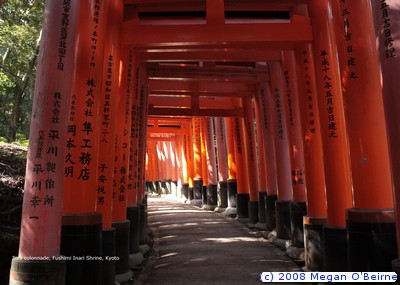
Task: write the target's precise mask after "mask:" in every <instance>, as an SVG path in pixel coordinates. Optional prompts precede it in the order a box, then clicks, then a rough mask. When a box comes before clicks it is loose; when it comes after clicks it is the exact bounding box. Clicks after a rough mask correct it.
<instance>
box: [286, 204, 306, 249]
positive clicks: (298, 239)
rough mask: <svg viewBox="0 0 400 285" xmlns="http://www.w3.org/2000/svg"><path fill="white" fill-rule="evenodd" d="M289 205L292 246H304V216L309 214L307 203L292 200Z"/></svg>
mask: <svg viewBox="0 0 400 285" xmlns="http://www.w3.org/2000/svg"><path fill="white" fill-rule="evenodd" d="M289 207H290V229H291V235H290V236H291V238H292V246H295V247H304V230H303V228H304V227H303V217H304V216H305V215H307V204H306V202H295V201H291V202H290V205H289Z"/></svg>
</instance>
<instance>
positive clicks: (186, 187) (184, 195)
mask: <svg viewBox="0 0 400 285" xmlns="http://www.w3.org/2000/svg"><path fill="white" fill-rule="evenodd" d="M192 191H193V190H192ZM181 194H182V198H184V199H186V200H187V199H189V184H188V183H184V184H182V188H181Z"/></svg>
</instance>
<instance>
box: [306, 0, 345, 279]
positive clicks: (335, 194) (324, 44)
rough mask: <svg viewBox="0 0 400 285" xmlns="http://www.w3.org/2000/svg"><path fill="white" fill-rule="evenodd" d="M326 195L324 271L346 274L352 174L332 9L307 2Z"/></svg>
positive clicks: (321, 0)
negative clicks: (347, 219) (347, 230)
mask: <svg viewBox="0 0 400 285" xmlns="http://www.w3.org/2000/svg"><path fill="white" fill-rule="evenodd" d="M308 8H309V13H310V16H311V19H312V21H313V35H314V43H313V49H314V58H315V70H316V82H317V91H318V105H319V110H320V113H319V115H320V122H321V134H322V143H323V150H324V167H325V174H326V175H325V181H326V195H327V209H328V211H327V214H328V215H327V226H326V227H325V228H324V246H325V270H327V271H345V270H347V259H346V256H347V250H346V248H347V237H346V235H347V233H346V228H345V226H346V217H345V214H346V209H348V208H351V207H352V187H351V171H350V161H349V149H348V137H347V131H346V125H345V116H344V108H343V97H342V90H341V86H340V75H339V66H338V62H337V50H336V39H335V34H334V32H335V31H334V25H333V21H332V16H331V12H332V7H331V5H330V4H329V1H328V0H309V1H308Z"/></svg>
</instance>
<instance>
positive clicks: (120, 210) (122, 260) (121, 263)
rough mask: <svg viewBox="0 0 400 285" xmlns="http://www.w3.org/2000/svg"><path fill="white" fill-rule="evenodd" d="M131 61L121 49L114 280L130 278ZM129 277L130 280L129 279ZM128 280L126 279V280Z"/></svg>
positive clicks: (130, 51) (125, 49)
mask: <svg viewBox="0 0 400 285" xmlns="http://www.w3.org/2000/svg"><path fill="white" fill-rule="evenodd" d="M133 60H134V52H133V48H131V47H122V49H121V67H120V72H121V74H120V77H121V83H120V88H119V96H118V101H117V114H116V122H118V123H117V124H116V133H115V165H114V192H113V211H112V226H113V227H114V228H115V230H116V240H117V244H116V256H118V260H117V261H116V267H115V274H116V280H120V281H122V279H126V278H128V275H129V272H130V270H129V241H130V240H129V232H130V221H129V220H128V219H127V218H126V212H127V205H128V189H127V187H128V172H129V156H130V139H131V136H130V130H131V123H132V118H131V116H132V111H131V108H132V96H133V95H132V93H133V88H134V86H133V76H132V75H133ZM129 278H130V277H129ZM129 278H128V279H129Z"/></svg>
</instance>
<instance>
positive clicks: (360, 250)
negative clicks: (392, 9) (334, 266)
mask: <svg viewBox="0 0 400 285" xmlns="http://www.w3.org/2000/svg"><path fill="white" fill-rule="evenodd" d="M331 4H332V6H333V17H334V19H336V21H335V24H336V35H337V41H338V51H339V63H340V71H341V82H342V92H343V100H344V104H345V106H346V109H345V112H346V118H347V126H348V133H349V146H350V154H351V156H350V157H351V172H352V181H353V199H354V208H352V209H348V210H347V213H346V218H347V237H348V250H349V253H348V258H349V270H351V271H358V270H360V271H364V270H374V271H389V270H391V268H392V260H393V259H394V258H396V253H395V249H396V243H395V242H394V241H395V236H396V229H395V214H394V209H393V196H392V179H391V176H390V162H389V153H388V142H387V132H386V122H385V114H384V106H383V98H382V88H381V82H380V79H381V78H380V72H379V64H378V56H377V55H378V54H377V49H376V45H375V44H371V43H374V42H375V40H376V36H375V31H374V23H373V18H372V13H371V2H370V1H367V0H363V1H358V3H357V4H356V5H355V4H354V3H353V2H352V1H345V0H340V1H332V2H331ZM377 189H379V190H377ZM376 234H378V236H379V237H377V236H375V235H376ZM372 235H374V237H372ZM382 244H385V247H384V248H382V247H381V245H382ZM378 248H379V250H378ZM372 252H374V253H372Z"/></svg>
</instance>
